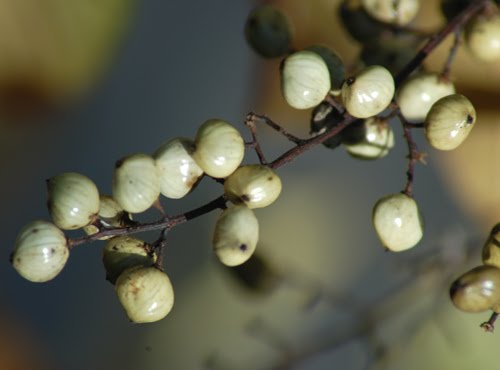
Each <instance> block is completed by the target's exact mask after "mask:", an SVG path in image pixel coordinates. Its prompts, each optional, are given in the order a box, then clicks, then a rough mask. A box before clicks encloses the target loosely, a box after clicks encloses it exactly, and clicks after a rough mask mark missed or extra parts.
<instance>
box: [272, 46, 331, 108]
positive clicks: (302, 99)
mask: <svg viewBox="0 0 500 370" xmlns="http://www.w3.org/2000/svg"><path fill="white" fill-rule="evenodd" d="M329 91H330V73H329V72H328V67H327V65H326V63H325V62H324V60H323V58H321V57H320V56H319V55H318V54H316V53H314V52H312V51H307V50H304V51H298V52H296V53H293V54H291V55H290V56H288V57H287V58H286V59H285V60H284V61H283V62H282V64H281V92H282V94H283V97H284V98H285V100H286V102H287V103H288V104H290V105H291V106H292V107H294V108H296V109H308V108H312V107H315V106H316V105H318V104H319V103H321V102H322V101H323V99H324V98H325V96H326V94H328V92H329Z"/></svg>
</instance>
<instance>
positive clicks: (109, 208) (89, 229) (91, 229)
mask: <svg viewBox="0 0 500 370" xmlns="http://www.w3.org/2000/svg"><path fill="white" fill-rule="evenodd" d="M97 216H98V218H99V221H100V222H101V223H102V224H103V225H104V226H107V227H120V226H123V225H124V223H125V220H127V219H130V215H129V214H128V213H127V212H125V211H124V210H123V208H122V207H120V205H119V204H118V203H116V201H115V200H114V199H113V198H112V197H111V196H109V195H100V196H99V212H98V213H97ZM83 230H84V231H85V232H86V233H87V235H93V234H96V233H98V232H99V228H98V227H97V226H95V225H94V224H90V225H87V226H85V227H84V228H83ZM109 238H111V236H104V237H102V238H99V240H106V239H109Z"/></svg>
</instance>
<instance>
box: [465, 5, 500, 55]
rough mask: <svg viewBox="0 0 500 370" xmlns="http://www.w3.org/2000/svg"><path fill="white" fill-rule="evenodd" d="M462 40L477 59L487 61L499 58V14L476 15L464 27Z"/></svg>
mask: <svg viewBox="0 0 500 370" xmlns="http://www.w3.org/2000/svg"><path fill="white" fill-rule="evenodd" d="M464 41H465V45H466V47H467V50H468V51H469V52H470V54H471V55H472V56H473V57H474V58H476V59H477V60H480V61H482V62H489V63H491V62H495V61H498V60H500V15H498V14H495V15H492V16H490V17H485V16H476V17H475V18H474V19H472V20H471V21H470V22H469V23H468V24H467V27H466V28H465V32H464Z"/></svg>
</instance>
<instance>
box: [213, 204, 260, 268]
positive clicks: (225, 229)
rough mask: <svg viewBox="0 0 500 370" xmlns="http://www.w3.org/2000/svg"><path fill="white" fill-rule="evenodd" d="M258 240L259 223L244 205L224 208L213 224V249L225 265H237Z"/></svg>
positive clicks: (254, 246) (247, 255) (246, 257)
mask: <svg viewBox="0 0 500 370" xmlns="http://www.w3.org/2000/svg"><path fill="white" fill-rule="evenodd" d="M258 240H259V223H258V221H257V218H256V217H255V215H254V213H253V211H252V210H251V209H249V208H247V207H246V206H244V205H234V206H232V207H230V208H227V209H225V210H224V211H223V212H222V213H221V215H220V216H219V218H218V219H217V223H216V224H215V230H214V236H213V249H214V252H215V254H216V255H217V257H218V258H219V260H220V261H221V262H222V263H223V264H225V265H227V266H237V265H241V264H242V263H244V262H245V261H246V260H248V259H249V258H250V256H251V255H252V254H253V252H254V251H255V248H256V247H257V242H258Z"/></svg>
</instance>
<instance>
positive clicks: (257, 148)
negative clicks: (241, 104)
mask: <svg viewBox="0 0 500 370" xmlns="http://www.w3.org/2000/svg"><path fill="white" fill-rule="evenodd" d="M249 117H250V115H247V118H246V119H245V126H247V127H248V129H249V130H250V133H251V134H252V142H251V143H250V145H251V147H252V148H253V149H254V150H255V153H257V157H259V162H260V164H263V165H266V164H267V160H266V156H265V155H264V152H263V151H262V148H261V147H260V143H259V140H258V139H257V127H256V126H255V120H253V119H249Z"/></svg>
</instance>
